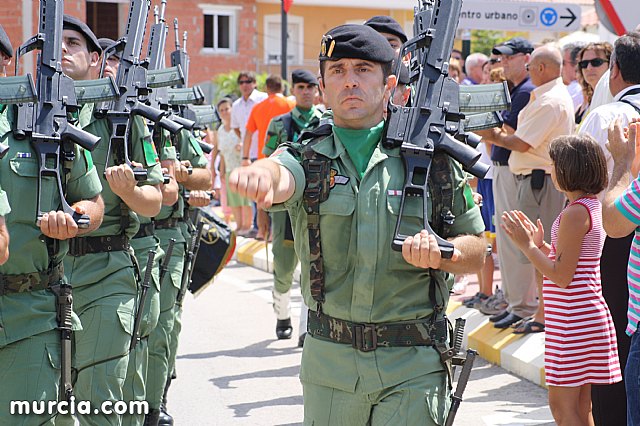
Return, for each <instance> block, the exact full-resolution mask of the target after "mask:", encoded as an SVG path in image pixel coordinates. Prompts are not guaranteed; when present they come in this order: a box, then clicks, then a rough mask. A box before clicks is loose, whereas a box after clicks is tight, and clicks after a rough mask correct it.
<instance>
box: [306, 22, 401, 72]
mask: <svg viewBox="0 0 640 426" xmlns="http://www.w3.org/2000/svg"><path fill="white" fill-rule="evenodd" d="M395 56H396V52H395V51H394V50H393V49H392V48H391V46H390V45H389V42H388V41H387V39H385V38H384V37H383V36H382V35H380V33H379V32H377V31H376V30H374V29H373V28H371V27H368V26H366V25H358V24H346V25H340V26H339V27H335V28H333V29H331V30H329V32H327V33H326V34H325V35H323V36H322V42H321V43H320V56H319V57H318V59H319V60H320V61H321V62H322V61H337V60H338V59H342V58H352V59H364V60H365V61H372V62H381V63H385V62H391V61H393V59H394V58H395Z"/></svg>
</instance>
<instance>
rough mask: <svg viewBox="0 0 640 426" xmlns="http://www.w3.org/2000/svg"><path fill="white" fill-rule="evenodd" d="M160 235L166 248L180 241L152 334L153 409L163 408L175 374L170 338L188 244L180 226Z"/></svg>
mask: <svg viewBox="0 0 640 426" xmlns="http://www.w3.org/2000/svg"><path fill="white" fill-rule="evenodd" d="M156 235H157V236H158V237H159V238H160V245H161V247H162V248H163V249H164V250H166V249H167V246H168V244H169V239H170V238H176V240H177V241H182V242H178V243H176V244H175V245H174V247H173V254H172V255H171V260H170V262H169V269H168V271H167V274H166V276H165V277H164V281H163V282H162V283H161V288H160V316H159V318H158V325H157V326H156V327H155V329H154V330H153V331H152V332H151V334H150V335H149V339H148V343H149V358H148V359H149V368H148V370H147V393H146V399H147V401H148V402H149V409H158V408H160V403H161V402H162V394H163V393H164V387H165V384H166V382H167V377H168V375H169V374H171V370H170V369H169V360H170V339H171V332H172V330H173V327H174V322H175V321H174V320H175V318H174V317H175V311H174V308H175V304H176V297H177V296H178V290H179V287H180V283H181V281H182V269H183V266H184V256H185V247H186V246H185V243H184V238H182V232H181V231H180V230H179V229H158V230H156Z"/></svg>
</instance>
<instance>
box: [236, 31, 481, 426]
mask: <svg viewBox="0 0 640 426" xmlns="http://www.w3.org/2000/svg"><path fill="white" fill-rule="evenodd" d="M393 59H394V52H393V49H392V48H391V47H390V46H389V43H388V42H387V40H386V39H385V38H384V37H382V36H381V35H380V34H378V33H377V32H376V31H375V30H373V29H372V28H370V27H368V26H364V25H343V26H340V27H336V28H334V29H332V30H330V31H329V32H328V33H327V34H326V35H325V36H324V37H323V40H322V44H321V53H320V71H321V76H322V79H321V81H320V88H321V90H322V91H323V92H324V95H325V100H326V101H327V104H328V105H329V106H331V108H332V110H333V115H334V125H333V126H325V125H323V126H320V127H319V128H318V129H317V130H316V131H315V132H314V135H315V137H313V138H311V139H310V140H305V141H303V143H299V144H286V145H283V146H281V147H280V148H278V150H277V151H276V152H275V153H274V154H273V155H272V156H271V157H270V158H269V159H264V160H260V161H257V162H256V163H254V164H252V165H251V166H249V167H243V168H240V169H237V170H235V171H234V172H233V173H232V175H231V176H230V186H231V187H232V188H235V190H236V191H237V192H238V193H239V194H240V195H244V196H248V197H249V198H251V199H254V200H256V202H257V203H258V204H259V205H260V206H262V207H265V208H269V207H272V206H273V209H281V208H286V209H287V210H288V211H289V213H290V215H291V220H292V223H293V227H294V235H295V236H296V238H295V247H296V253H297V254H298V256H299V258H300V261H301V265H302V291H303V296H304V299H305V302H306V303H307V304H308V306H309V307H310V311H309V317H308V321H309V323H308V328H307V331H308V333H307V338H306V340H305V344H304V350H303V353H302V365H301V370H300V379H301V382H302V385H303V395H304V424H305V425H312V424H313V425H366V424H371V425H382V424H394V425H395V424H409V425H417V424H420V425H425V424H426V425H436V424H439V425H441V424H444V421H445V417H446V414H447V411H448V405H449V402H450V401H449V394H450V383H449V379H448V375H447V373H446V371H447V369H446V366H445V365H443V364H442V363H441V361H440V352H439V350H440V349H441V342H443V341H444V339H446V337H445V336H444V334H445V333H446V331H445V332H444V333H443V331H444V330H446V327H444V322H443V318H442V317H443V312H444V309H445V307H446V303H447V301H448V294H449V292H448V289H449V287H448V283H449V282H450V281H449V280H448V279H449V276H448V275H449V274H450V273H465V272H471V271H476V270H478V269H479V268H480V267H481V265H482V261H483V258H484V253H485V249H486V245H485V242H484V240H483V238H482V237H481V236H480V235H481V234H482V231H483V229H484V225H483V223H482V218H481V216H480V211H479V210H478V208H477V207H476V206H475V204H474V203H473V199H472V197H471V191H470V189H469V186H468V184H467V182H466V180H465V179H466V174H465V173H464V172H463V171H462V170H461V168H460V166H459V165H457V164H456V163H455V162H453V161H448V163H449V164H451V168H450V170H451V174H450V179H451V183H452V185H451V187H450V188H451V191H453V193H452V201H451V204H452V205H451V206H450V209H451V212H452V213H453V214H454V215H455V222H454V223H453V224H452V225H451V226H450V229H449V232H448V233H447V235H444V237H448V238H449V240H450V241H451V242H452V243H453V245H454V247H455V250H454V253H453V256H452V258H451V259H450V260H446V259H443V258H442V256H441V252H440V249H439V247H438V245H437V241H436V239H435V238H434V236H433V235H430V234H428V232H427V231H426V230H424V229H422V219H423V217H424V211H423V209H422V200H421V199H420V198H416V199H415V200H412V199H411V198H409V199H408V200H409V204H408V205H407V206H405V211H404V214H403V217H404V218H405V219H406V220H403V229H402V230H403V233H404V234H405V235H411V236H410V237H407V238H406V240H405V241H404V242H403V245H402V251H401V252H396V251H393V250H392V249H391V243H392V239H393V235H394V230H395V225H396V220H397V218H398V214H399V209H400V202H401V196H400V195H401V194H402V188H403V184H404V177H405V172H404V166H403V163H402V159H401V157H400V148H392V149H387V148H385V147H384V146H383V145H382V144H381V137H382V130H383V126H384V121H383V111H384V107H385V105H386V102H387V101H388V98H389V96H390V91H391V88H392V87H393V86H394V85H395V83H396V79H395V76H393V75H391V62H392V60H393ZM444 158H445V160H446V157H444ZM430 179H431V177H430ZM323 188H324V189H323ZM440 189H441V188H437V190H440ZM436 192H437V191H436ZM433 203H434V205H432V197H429V198H428V207H429V209H428V214H429V217H430V219H432V221H433V220H436V219H437V218H438V217H439V216H441V213H443V210H441V209H436V208H434V206H437V205H438V203H436V202H435V201H434V202H433ZM438 210H439V211H438ZM303 236H304V237H303ZM445 271H446V272H445ZM434 342H437V344H435V343H434Z"/></svg>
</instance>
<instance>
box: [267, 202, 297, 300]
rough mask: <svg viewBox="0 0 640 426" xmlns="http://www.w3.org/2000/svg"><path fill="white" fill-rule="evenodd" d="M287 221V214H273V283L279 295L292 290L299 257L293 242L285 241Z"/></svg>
mask: <svg viewBox="0 0 640 426" xmlns="http://www.w3.org/2000/svg"><path fill="white" fill-rule="evenodd" d="M286 220H287V212H273V213H271V226H272V231H271V232H272V233H273V244H272V250H273V281H274V286H275V289H276V291H277V292H278V293H286V292H287V291H289V290H290V289H291V284H292V283H293V273H294V272H295V270H296V265H297V264H298V256H296V252H295V250H294V247H293V241H286V240H285V228H286V226H285V224H286Z"/></svg>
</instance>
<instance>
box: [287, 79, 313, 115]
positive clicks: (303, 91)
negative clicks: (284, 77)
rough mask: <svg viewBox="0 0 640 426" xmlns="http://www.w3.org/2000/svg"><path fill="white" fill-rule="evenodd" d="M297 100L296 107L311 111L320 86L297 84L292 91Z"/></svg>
mask: <svg viewBox="0 0 640 426" xmlns="http://www.w3.org/2000/svg"><path fill="white" fill-rule="evenodd" d="M291 93H292V94H293V96H295V98H296V106H297V107H298V108H302V109H310V108H311V107H312V106H313V101H314V100H315V98H316V95H317V94H318V86H316V85H315V84H310V83H296V84H294V85H293V88H292V89H291Z"/></svg>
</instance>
